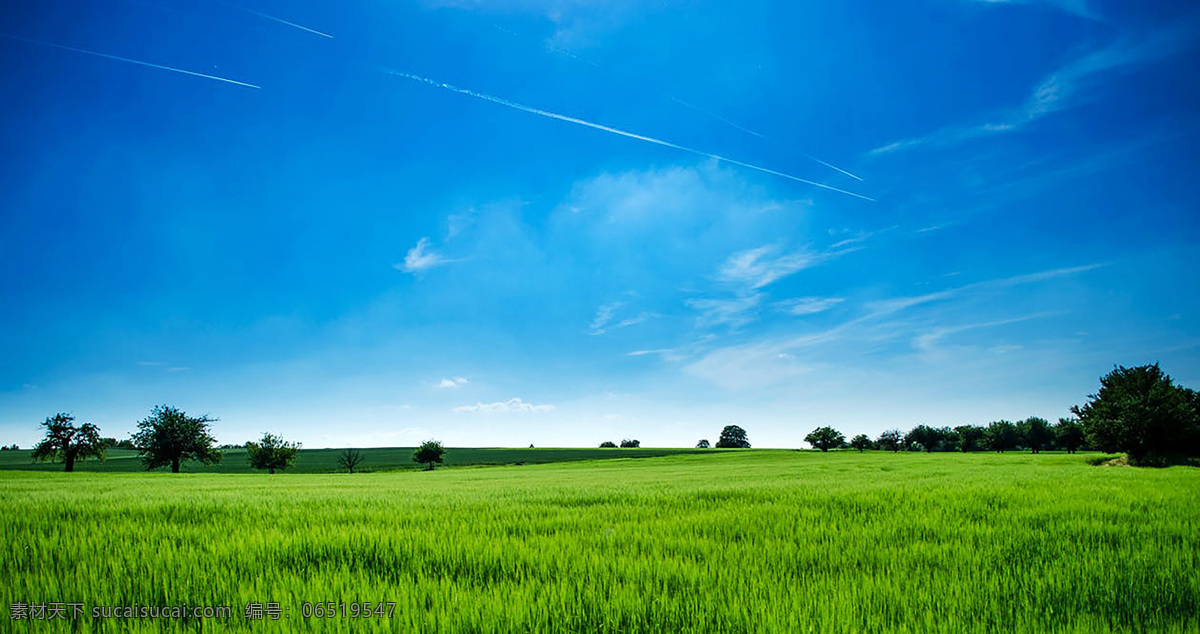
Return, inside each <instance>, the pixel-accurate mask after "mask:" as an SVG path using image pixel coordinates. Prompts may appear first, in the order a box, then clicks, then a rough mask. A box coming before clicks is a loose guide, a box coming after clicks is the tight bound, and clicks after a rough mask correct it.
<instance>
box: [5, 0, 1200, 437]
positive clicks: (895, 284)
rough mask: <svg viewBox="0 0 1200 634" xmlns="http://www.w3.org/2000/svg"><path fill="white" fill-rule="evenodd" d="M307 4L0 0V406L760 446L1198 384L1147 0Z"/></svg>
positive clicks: (1182, 112) (1160, 58) (1185, 113)
mask: <svg viewBox="0 0 1200 634" xmlns="http://www.w3.org/2000/svg"><path fill="white" fill-rule="evenodd" d="M345 4H346V3H327V2H320V3H318V2H303V1H293V2H283V1H282V0H240V2H239V3H237V4H230V3H224V2H219V1H216V0H212V1H201V0H111V1H110V2H104V3H94V2H83V1H82V0H39V1H38V2H16V3H5V4H4V8H3V9H0V33H2V34H3V35H2V36H0V94H3V95H4V96H5V97H4V99H3V100H0V109H2V113H0V114H2V115H3V118H2V120H3V124H2V126H0V155H2V156H3V157H4V160H3V167H2V168H0V267H2V269H0V270H2V271H3V275H2V276H0V359H3V363H2V364H0V441H3V442H5V443H11V442H17V443H19V444H21V445H22V446H28V445H31V444H32V443H33V442H35V441H36V440H37V438H38V437H39V434H38V423H40V421H41V420H42V419H44V418H45V417H46V416H48V415H50V414H53V413H55V412H58V411H67V412H72V413H73V414H74V415H75V416H77V417H78V418H80V419H82V420H90V421H94V422H96V423H97V424H99V425H100V426H101V429H102V431H103V432H104V433H105V435H112V436H117V437H124V436H126V435H127V434H128V433H129V432H130V431H131V430H133V428H134V427H135V424H136V421H137V420H138V419H140V418H142V417H144V416H145V415H146V414H147V413H148V412H149V410H150V408H151V407H152V406H154V405H156V404H160V403H167V404H172V405H175V406H177V407H181V408H183V409H185V410H187V411H189V412H193V413H209V414H211V415H213V416H216V417H218V418H219V419H220V422H218V423H216V424H215V425H214V430H215V432H216V435H217V436H218V438H219V440H220V441H221V442H243V441H245V440H248V439H251V438H254V437H257V436H258V435H260V434H261V433H262V432H264V431H272V432H275V433H280V434H283V435H284V436H286V437H288V438H292V439H295V440H300V441H302V442H303V443H304V444H305V446H309V447H343V446H391V445H406V444H413V443H416V442H419V441H421V440H424V439H426V438H431V437H433V438H438V439H441V440H443V441H444V442H446V443H447V444H449V445H452V446H525V445H528V444H530V443H533V444H535V445H538V446H594V445H596V444H598V443H600V442H601V441H605V440H614V441H619V440H621V439H622V438H638V439H640V440H641V441H642V443H643V445H644V446H691V445H692V444H694V443H695V442H696V441H697V440H698V439H700V438H708V439H710V440H715V439H716V436H717V434H718V432H719V430H720V429H721V427H722V426H724V425H726V424H730V423H736V424H739V425H741V426H743V427H744V428H746V429H747V431H748V433H749V436H750V440H751V442H752V443H753V444H754V445H755V446H763V447H799V446H803V442H802V439H803V437H804V436H805V435H806V434H807V433H808V432H809V431H810V430H811V429H813V428H814V427H817V426H820V425H827V424H828V425H833V426H835V427H837V428H839V429H840V430H842V431H843V432H844V433H846V434H847V435H848V436H849V435H851V434H855V433H860V432H865V433H868V434H871V435H872V436H874V435H876V434H878V433H879V432H880V431H882V430H884V429H887V428H892V427H899V428H902V429H907V428H910V427H912V426H914V425H917V424H920V423H927V424H933V425H957V424H964V423H986V422H988V421H990V420H995V419H999V418H1009V419H1014V418H1023V417H1025V416H1029V415H1041V416H1044V417H1047V418H1051V419H1053V418H1056V417H1058V416H1063V415H1066V414H1067V410H1068V408H1069V407H1070V406H1071V405H1073V404H1077V403H1080V402H1082V401H1083V400H1084V399H1085V398H1086V395H1087V394H1089V393H1091V392H1094V391H1095V389H1096V386H1097V385H1098V381H1097V379H1098V377H1099V376H1100V375H1101V374H1103V373H1105V372H1106V371H1108V370H1109V369H1111V368H1112V366H1113V365H1114V364H1121V365H1138V364H1142V363H1148V362H1154V361H1158V362H1160V363H1161V364H1162V366H1163V368H1164V369H1165V370H1166V371H1167V372H1168V373H1170V374H1171V375H1172V376H1174V377H1175V378H1176V379H1177V380H1178V381H1180V382H1182V383H1184V384H1186V385H1190V386H1193V387H1196V386H1200V355H1198V354H1197V351H1198V349H1200V328H1198V327H1197V325H1196V324H1197V315H1198V309H1200V283H1198V282H1197V278H1196V275H1195V269H1196V265H1197V263H1198V262H1200V222H1198V220H1197V215H1198V211H1200V210H1198V206H1197V203H1196V196H1195V192H1194V189H1195V185H1196V176H1197V174H1198V173H1200V170H1198V169H1197V168H1198V165H1200V162H1198V160H1197V159H1198V158H1200V156H1198V150H1197V138H1198V134H1197V133H1198V132H1200V82H1197V81H1196V79H1195V72H1194V70H1191V69H1195V68H1197V67H1200V46H1197V42H1200V12H1196V11H1194V10H1193V11H1191V12H1189V11H1188V7H1187V6H1186V4H1187V3H1179V2H1138V3H1134V2H1122V3H1106V2H1094V1H1088V0H1053V1H1052V0H1028V1H1025V2H1019V1H1010V2H1004V1H980V0H928V1H923V2H922V1H914V2H906V3H897V2H883V1H880V2H865V1H854V0H851V1H847V2H837V3H828V2H821V3H810V2H739V3H729V2H700V1H694V2H693V1H685V0H663V1H661V2H653V3H647V2H634V1H633V0H425V1H423V2H362V3H351V5H352V6H344V5H345ZM289 23H290V24H289ZM302 27H303V28H302ZM327 36H332V37H327ZM62 47H69V48H62ZM72 49H74V50H72ZM97 53H98V54H102V55H97ZM105 56H111V57H105ZM116 58H121V59H116ZM146 64H153V65H156V66H147V65H146ZM162 67H168V68H162ZM169 69H176V70H169ZM177 71H188V72H190V73H197V74H185V73H183V72H177ZM202 75H203V76H202ZM418 78H423V79H427V80H429V81H421V80H420V79H418ZM230 82H240V83H230ZM243 84H249V86H247V85H243ZM443 84H446V85H449V86H453V87H454V88H455V89H456V90H455V89H451V88H448V87H446V86H444V85H443ZM522 108H523V109H522ZM534 111H536V112H534ZM564 117H565V118H570V119H573V120H567V119H565V118H564ZM633 135H637V136H639V137H649V138H650V139H653V140H657V141H662V142H665V144H664V143H655V142H652V141H648V140H646V139H645V138H635V136H633ZM718 157H726V158H728V159H730V160H722V159H720V158H718ZM772 172H774V173H772ZM804 181H808V182H812V183H819V184H821V185H825V186H826V187H825V188H822V187H819V186H814V185H811V184H809V183H808V182H804ZM831 188H832V189H831ZM836 190H842V191H836ZM843 192H850V193H853V194H857V195H859V196H861V197H866V198H870V199H872V200H865V199H863V198H861V197H856V196H852V195H848V194H847V193H843Z"/></svg>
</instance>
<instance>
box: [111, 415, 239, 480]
mask: <svg viewBox="0 0 1200 634" xmlns="http://www.w3.org/2000/svg"><path fill="white" fill-rule="evenodd" d="M216 420H217V419H215V418H210V417H209V416H208V415H207V414H205V415H203V416H196V417H193V416H188V415H187V414H186V413H184V412H183V411H182V410H179V409H176V408H174V407H171V406H169V405H158V406H156V407H155V408H154V409H152V410H151V411H150V416H148V417H146V418H145V419H144V420H142V421H141V422H139V423H138V431H137V432H136V433H134V434H133V436H132V440H133V444H134V445H135V446H136V447H137V448H138V451H139V452H141V454H142V464H143V465H144V466H145V467H146V469H147V470H150V469H157V468H158V467H164V466H167V465H170V467H171V473H179V465H180V464H182V463H183V462H186V461H188V460H196V461H198V462H201V463H204V464H216V463H218V462H220V461H221V452H220V451H219V450H218V449H217V448H216V447H215V446H214V445H215V444H216V442H217V439H216V438H213V436H212V434H211V433H210V432H209V424H210V423H214V422H216Z"/></svg>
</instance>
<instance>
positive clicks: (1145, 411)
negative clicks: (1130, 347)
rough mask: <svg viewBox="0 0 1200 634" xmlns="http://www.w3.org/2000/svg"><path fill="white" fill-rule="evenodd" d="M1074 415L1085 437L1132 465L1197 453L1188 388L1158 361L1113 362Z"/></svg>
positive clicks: (1199, 443) (1199, 432) (1196, 416)
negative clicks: (1126, 364)
mask: <svg viewBox="0 0 1200 634" xmlns="http://www.w3.org/2000/svg"><path fill="white" fill-rule="evenodd" d="M1088 398H1089V399H1090V400H1089V401H1088V402H1087V403H1085V404H1083V405H1082V406H1078V405H1077V406H1075V407H1072V408H1071V411H1072V413H1074V414H1075V415H1076V416H1077V417H1079V422H1080V424H1081V425H1082V426H1083V431H1084V432H1085V434H1086V435H1087V440H1088V442H1089V443H1090V444H1091V445H1093V446H1095V447H1096V448H1097V449H1100V450H1101V451H1109V452H1123V453H1126V454H1128V455H1129V461H1130V462H1131V463H1133V464H1160V463H1164V462H1167V461H1170V460H1172V459H1176V458H1180V457H1185V456H1195V455H1197V454H1198V453H1200V412H1198V411H1197V397H1196V393H1195V392H1194V391H1193V390H1190V389H1188V388H1185V387H1182V386H1179V385H1176V384H1175V383H1174V382H1173V381H1172V380H1171V377H1170V376H1167V374H1166V373H1165V372H1163V371H1162V369H1161V368H1159V367H1158V364H1157V363H1155V364H1153V365H1142V366H1138V367H1135V368H1125V367H1121V366H1117V367H1116V368H1114V369H1113V371H1112V372H1109V373H1108V374H1106V375H1104V376H1102V377H1100V391H1099V392H1097V393H1096V394H1091V395H1089V397H1088Z"/></svg>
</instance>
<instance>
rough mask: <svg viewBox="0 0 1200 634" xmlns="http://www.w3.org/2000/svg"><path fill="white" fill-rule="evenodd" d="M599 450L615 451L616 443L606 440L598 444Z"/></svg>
mask: <svg viewBox="0 0 1200 634" xmlns="http://www.w3.org/2000/svg"><path fill="white" fill-rule="evenodd" d="M600 448H601V449H616V448H617V443H615V442H613V441H611V440H606V441H604V442H602V443H600Z"/></svg>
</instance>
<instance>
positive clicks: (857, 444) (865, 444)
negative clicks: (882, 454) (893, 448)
mask: <svg viewBox="0 0 1200 634" xmlns="http://www.w3.org/2000/svg"><path fill="white" fill-rule="evenodd" d="M873 445H874V443H872V442H871V438H870V436H867V435H866V434H859V435H857V436H855V437H854V438H852V439H851V440H850V446H851V447H853V448H855V449H857V450H858V452H859V453H862V452H863V451H866V450H867V449H870V448H871V447H872V446H873Z"/></svg>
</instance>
